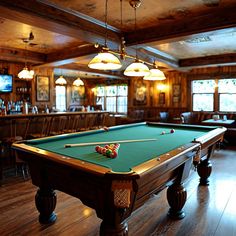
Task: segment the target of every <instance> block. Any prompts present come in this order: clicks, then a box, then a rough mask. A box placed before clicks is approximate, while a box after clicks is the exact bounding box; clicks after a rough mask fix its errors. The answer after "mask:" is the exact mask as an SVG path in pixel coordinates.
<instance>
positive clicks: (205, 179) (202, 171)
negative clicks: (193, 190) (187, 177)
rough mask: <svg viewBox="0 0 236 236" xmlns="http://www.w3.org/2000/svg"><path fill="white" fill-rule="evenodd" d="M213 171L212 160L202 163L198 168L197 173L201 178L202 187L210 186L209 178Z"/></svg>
mask: <svg viewBox="0 0 236 236" xmlns="http://www.w3.org/2000/svg"><path fill="white" fill-rule="evenodd" d="M211 171H212V164H211V162H210V160H208V159H206V160H203V161H200V163H199V164H198V166H197V173H198V175H199V176H200V183H199V184H200V185H209V177H210V175H211Z"/></svg>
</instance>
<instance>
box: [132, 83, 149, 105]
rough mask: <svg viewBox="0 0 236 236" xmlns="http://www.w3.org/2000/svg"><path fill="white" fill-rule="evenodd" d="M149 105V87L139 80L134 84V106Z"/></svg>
mask: <svg viewBox="0 0 236 236" xmlns="http://www.w3.org/2000/svg"><path fill="white" fill-rule="evenodd" d="M146 104H147V87H146V84H145V83H144V82H143V81H142V79H138V80H136V81H135V82H134V105H135V106H136V105H146Z"/></svg>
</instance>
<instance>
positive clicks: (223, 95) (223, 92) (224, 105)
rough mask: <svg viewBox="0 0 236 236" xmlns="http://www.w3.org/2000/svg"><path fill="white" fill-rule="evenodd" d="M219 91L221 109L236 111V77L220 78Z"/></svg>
mask: <svg viewBox="0 0 236 236" xmlns="http://www.w3.org/2000/svg"><path fill="white" fill-rule="evenodd" d="M218 93H219V111H236V102H235V101H236V79H220V80H219V82H218Z"/></svg>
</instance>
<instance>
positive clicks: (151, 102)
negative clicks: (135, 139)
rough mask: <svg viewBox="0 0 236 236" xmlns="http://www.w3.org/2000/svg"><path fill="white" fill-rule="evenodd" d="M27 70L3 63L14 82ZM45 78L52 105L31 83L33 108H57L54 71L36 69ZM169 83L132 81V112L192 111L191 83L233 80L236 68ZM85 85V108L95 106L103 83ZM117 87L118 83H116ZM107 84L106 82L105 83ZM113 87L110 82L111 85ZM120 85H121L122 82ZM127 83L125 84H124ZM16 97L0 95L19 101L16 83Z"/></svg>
mask: <svg viewBox="0 0 236 236" xmlns="http://www.w3.org/2000/svg"><path fill="white" fill-rule="evenodd" d="M23 67H24V64H20V63H8V62H0V70H3V69H4V68H7V70H8V73H9V74H12V75H13V76H14V80H15V79H16V78H17V74H18V72H19V71H20V70H21V69H22V68H23ZM37 75H43V76H49V78H50V101H48V102H37V101H36V95H35V94H36V91H35V88H36V80H35V79H34V80H33V81H32V82H31V83H32V84H31V86H32V94H31V101H32V104H33V105H37V106H39V107H40V106H42V107H45V105H47V106H49V107H52V106H55V78H54V74H53V68H37V69H35V76H37ZM165 75H166V80H163V81H145V80H143V79H142V78H141V79H140V78H132V79H130V80H129V82H128V84H129V91H128V94H129V97H128V111H133V110H139V109H146V110H148V109H150V110H151V109H155V108H157V109H158V110H163V111H165V110H168V109H174V110H177V109H178V108H179V109H180V110H181V111H185V110H186V111H188V110H189V111H190V110H191V102H190V101H191V93H190V92H191V87H190V82H191V80H193V79H209V78H222V77H223V78H229V77H231V78H232V77H234V78H235V76H236V66H225V67H209V68H199V69H193V70H191V71H188V72H174V71H173V72H172V71H170V72H167V73H165ZM74 79H76V78H67V80H68V85H67V95H68V96H67V97H68V100H67V106H69V104H70V102H71V101H70V99H69V98H70V94H71V90H72V83H73V80H74ZM84 82H85V87H86V89H85V99H84V101H83V102H84V104H81V105H93V104H94V102H95V101H94V94H93V92H92V88H94V87H95V86H96V85H97V84H99V81H97V80H90V79H87V80H84ZM113 82H114V83H115V81H113ZM103 83H104V80H103ZM109 83H110V82H109ZM118 83H119V81H118ZM122 83H124V81H123V82H122ZM137 84H139V85H140V84H141V86H143V88H144V89H145V94H146V98H145V101H144V102H137V101H136V99H135V93H136V88H137ZM173 85H179V86H180V97H179V101H177V102H176V100H174V99H173V97H174V94H173ZM13 91H14V92H13V93H8V94H0V97H1V98H3V99H4V100H6V101H9V100H13V101H15V100H16V99H17V97H16V94H15V91H16V83H15V82H14V83H13ZM161 93H162V94H163V93H164V94H165V102H164V103H160V94H161Z"/></svg>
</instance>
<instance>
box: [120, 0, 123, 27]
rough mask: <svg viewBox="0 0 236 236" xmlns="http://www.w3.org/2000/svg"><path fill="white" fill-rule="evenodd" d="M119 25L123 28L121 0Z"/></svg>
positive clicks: (121, 3) (121, 2) (121, 4)
mask: <svg viewBox="0 0 236 236" xmlns="http://www.w3.org/2000/svg"><path fill="white" fill-rule="evenodd" d="M120 26H121V30H122V29H123V1H122V0H120Z"/></svg>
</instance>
